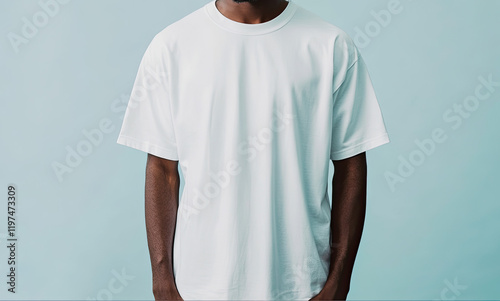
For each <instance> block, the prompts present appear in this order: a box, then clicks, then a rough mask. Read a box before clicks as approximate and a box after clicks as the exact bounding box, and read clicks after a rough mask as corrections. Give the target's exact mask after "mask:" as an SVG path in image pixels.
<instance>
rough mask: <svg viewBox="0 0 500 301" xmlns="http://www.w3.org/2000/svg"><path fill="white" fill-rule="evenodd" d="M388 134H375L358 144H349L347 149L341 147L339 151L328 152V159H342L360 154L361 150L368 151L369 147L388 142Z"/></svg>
mask: <svg viewBox="0 0 500 301" xmlns="http://www.w3.org/2000/svg"><path fill="white" fill-rule="evenodd" d="M389 142H390V140H389V134H388V133H384V134H383V135H380V136H377V137H375V138H371V139H369V140H365V141H363V142H361V143H359V144H356V145H354V146H351V147H349V148H347V149H343V150H340V151H336V152H332V153H331V154H330V159H331V160H342V159H347V158H350V157H352V156H355V155H357V154H360V153H362V152H365V151H368V150H370V149H373V148H375V147H377V146H380V145H383V144H386V143H389Z"/></svg>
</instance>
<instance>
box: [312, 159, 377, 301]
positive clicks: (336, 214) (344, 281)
mask: <svg viewBox="0 0 500 301" xmlns="http://www.w3.org/2000/svg"><path fill="white" fill-rule="evenodd" d="M332 162H333V165H334V168H335V171H334V176H333V181H332V212H331V223H330V234H331V246H330V248H331V257H330V270H329V275H328V279H327V281H326V283H325V286H324V288H323V290H322V291H321V292H320V293H319V294H318V295H317V296H315V297H314V298H313V299H311V300H345V299H346V298H347V293H348V292H349V287H350V281H351V274H352V270H353V267H354V260H355V258H356V254H357V252H358V247H359V243H360V241H361V234H362V232H363V225H364V220H365V211H366V178H367V167H366V153H365V152H363V153H360V154H358V155H356V156H353V157H350V158H347V159H344V160H338V161H332Z"/></svg>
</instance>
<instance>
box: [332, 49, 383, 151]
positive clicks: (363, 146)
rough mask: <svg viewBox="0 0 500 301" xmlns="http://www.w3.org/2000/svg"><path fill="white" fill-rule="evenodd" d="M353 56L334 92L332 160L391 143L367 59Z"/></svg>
mask: <svg viewBox="0 0 500 301" xmlns="http://www.w3.org/2000/svg"><path fill="white" fill-rule="evenodd" d="M353 47H354V49H353V50H354V51H353V52H354V56H353V57H354V59H353V61H354V62H353V63H352V64H350V66H349V67H348V68H346V69H347V70H346V71H345V73H344V75H345V76H343V77H342V78H343V81H342V83H341V84H340V85H339V87H338V88H337V89H336V90H335V91H334V93H333V120H332V140H331V148H330V159H331V160H342V159H346V158H349V157H352V156H355V155H357V154H360V153H362V152H365V151H367V150H369V149H372V148H375V147H377V146H380V145H382V144H385V143H388V142H390V140H389V135H388V133H387V130H386V128H385V124H384V120H383V116H382V112H381V110H380V107H379V104H378V101H377V98H376V95H375V92H374V89H373V86H372V82H371V79H370V76H369V74H368V70H367V67H366V65H365V62H364V60H363V58H362V57H361V55H360V54H359V52H358V51H357V49H356V48H355V46H353Z"/></svg>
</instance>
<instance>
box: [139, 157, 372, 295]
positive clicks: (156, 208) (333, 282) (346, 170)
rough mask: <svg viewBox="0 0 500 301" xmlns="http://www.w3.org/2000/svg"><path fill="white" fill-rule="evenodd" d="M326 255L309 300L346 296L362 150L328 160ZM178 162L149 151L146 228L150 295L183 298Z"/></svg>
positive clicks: (360, 197) (358, 221)
mask: <svg viewBox="0 0 500 301" xmlns="http://www.w3.org/2000/svg"><path fill="white" fill-rule="evenodd" d="M332 162H333V165H334V169H335V172H334V176H333V180H332V199H333V200H332V211H331V225H330V228H331V231H330V234H331V237H332V244H331V251H332V252H331V257H330V271H329V275H328V278H327V281H326V283H325V286H324V287H323V289H322V290H321V291H320V292H319V294H318V295H316V296H314V297H313V298H312V299H311V300H345V299H346V297H347V293H348V292H349V287H350V280H351V274H352V270H353V267H354V260H355V258H356V254H357V251H358V247H359V243H360V240H361V234H362V232H363V225H364V219H365V210H366V179H367V165H366V153H364V152H363V153H360V154H358V155H356V156H353V157H350V158H347V159H343V160H338V161H332ZM177 166H178V161H171V160H167V159H163V158H159V157H156V156H153V155H151V154H148V159H147V163H146V227H147V238H148V247H149V254H150V257H151V266H152V271H153V294H154V296H155V300H183V299H182V298H181V296H180V294H179V292H178V290H177V287H176V285H175V279H174V276H173V243H174V234H175V222H176V218H177V208H178V204H179V183H180V176H179V172H178V170H177Z"/></svg>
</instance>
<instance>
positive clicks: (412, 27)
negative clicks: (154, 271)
mask: <svg viewBox="0 0 500 301" xmlns="http://www.w3.org/2000/svg"><path fill="white" fill-rule="evenodd" d="M50 2H51V1H49V0H42V1H40V2H39V1H7V0H2V1H0V29H1V32H0V36H1V39H0V63H1V65H0V66H1V69H0V70H1V71H0V84H1V89H0V99H1V102H0V112H1V118H0V146H1V148H0V151H1V156H0V170H1V174H0V184H1V185H0V195H3V197H0V200H1V203H2V204H1V205H0V208H1V209H0V240H1V246H0V275H1V276H0V299H6V298H9V299H24V300H26V299H67V300H73V299H74V300H78V299H80V300H82V299H84V300H86V299H110V298H112V299H114V300H121V299H129V300H133V299H150V300H152V299H153V295H152V291H151V266H150V261H149V253H148V249H147V240H146V231H145V223H144V172H145V163H146V154H145V153H142V152H140V151H137V150H133V149H130V148H127V147H124V146H121V145H118V144H117V143H116V138H117V136H118V131H119V128H120V126H121V120H122V119H121V118H122V116H123V112H124V108H125V107H124V106H125V105H126V102H127V101H128V96H129V93H130V92H131V88H132V84H133V81H134V79H135V75H136V72H137V68H138V66H139V62H140V59H141V57H142V55H143V53H144V51H145V49H146V47H147V45H148V44H149V42H150V41H151V39H152V38H153V36H154V35H155V34H156V33H158V32H159V31H160V30H162V29H163V28H165V27H166V26H168V25H169V24H171V23H173V22H175V21H176V20H178V19H180V18H182V17H183V16H185V15H187V14H189V13H190V12H192V11H194V10H196V9H198V8H200V7H201V6H203V5H204V4H205V3H207V2H208V1H207V0H191V1H160V0H149V1H130V0H127V1H123V0H122V1H118V0H109V1H96V0H86V1H83V0H73V1H65V3H62V2H63V1H61V3H59V2H57V3H58V4H57V6H55V5H52V6H48V8H47V7H45V10H44V8H43V7H42V6H43V5H42V6H41V5H40V3H42V4H43V3H50ZM295 2H296V3H297V4H299V5H301V6H303V7H304V8H306V9H309V10H311V11H313V12H315V13H317V14H318V15H320V16H322V17H323V18H324V19H325V20H327V21H329V22H330V23H333V24H335V25H337V26H339V27H340V28H342V29H343V30H345V31H346V32H347V33H348V34H350V35H351V37H353V38H354V39H355V41H356V43H357V45H358V47H359V49H360V51H361V54H362V55H363V57H364V59H365V61H366V63H367V66H368V69H369V72H370V75H371V78H372V81H373V84H374V87H375V91H376V94H377V96H378V99H379V103H380V106H381V109H382V112H383V115H384V119H385V122H386V125H387V129H388V132H389V135H390V138H391V142H390V143H389V144H386V145H384V146H381V147H379V148H376V149H374V150H370V151H369V152H368V172H369V173H368V177H369V178H368V186H369V187H368V209H367V217H366V223H365V230H364V233H363V238H362V242H361V246H360V250H359V255H358V257H357V260H356V265H355V269H354V273H353V278H352V285H351V292H350V294H349V299H352V300H356V299H363V300H368V299H370V300H372V299H398V300H406V299H431V300H446V299H469V300H470V299H498V298H500V286H499V285H498V282H499V279H500V239H499V238H500V237H499V229H500V219H499V218H498V215H499V213H500V202H499V201H500V198H499V196H498V191H499V189H498V187H499V184H498V183H497V182H498V181H499V180H500V178H499V176H498V170H499V168H500V161H499V160H498V155H499V154H500V139H499V132H498V130H499V126H500V121H499V119H498V116H499V114H500V59H499V54H500V35H499V33H498V28H500V18H499V17H500V15H499V12H500V2H499V1H494V0H489V1H488V0H482V1H472V0H469V1H463V0H440V1H430V0H419V1H416V0H415V1H411V0H400V1H397V0H362V1H361V0H360V1H347V0H345V1H332V0H309V1H305V0H295ZM46 11H47V12H46ZM106 123H107V125H106ZM103 124H105V125H106V126H103ZM100 126H103V128H105V129H106V130H107V132H106V133H103V134H102V139H98V140H95V141H91V140H89V139H88V138H87V137H86V135H85V133H86V132H91V131H92V130H94V129H98V128H99V127H100ZM92 142H93V143H92ZM89 145H90V148H89ZM85 146H87V148H86V149H85ZM78 147H80V148H81V149H82V150H83V149H85V150H86V152H87V153H86V156H82V157H81V158H80V159H78V158H76V157H75V156H73V157H72V156H71V155H69V154H71V153H72V151H73V150H75V149H77V148H78ZM68 156H69V157H68ZM68 158H70V159H68ZM68 160H69V161H68ZM67 161H68V162H69V163H68V162H67ZM63 165H64V166H65V168H64V169H63V167H62V166H63ZM54 167H58V170H59V173H57V172H55V169H54ZM61 171H64V172H61ZM332 174H333V166H331V170H330V177H331V176H332ZM9 184H15V185H16V187H17V191H18V201H17V208H16V217H17V228H16V235H17V237H18V242H17V254H16V257H17V260H18V261H17V264H18V265H17V293H16V294H15V295H13V294H10V293H8V292H7V284H6V282H7V276H6V275H7V274H8V265H7V257H8V255H9V254H8V249H7V248H6V245H7V242H6V238H7V185H9ZM181 189H182V186H181Z"/></svg>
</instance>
